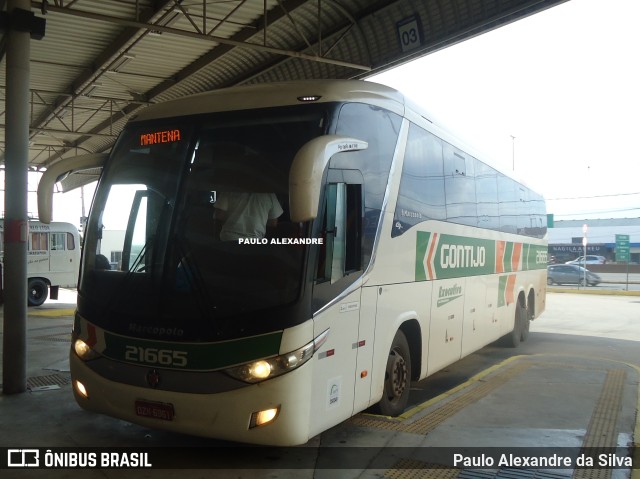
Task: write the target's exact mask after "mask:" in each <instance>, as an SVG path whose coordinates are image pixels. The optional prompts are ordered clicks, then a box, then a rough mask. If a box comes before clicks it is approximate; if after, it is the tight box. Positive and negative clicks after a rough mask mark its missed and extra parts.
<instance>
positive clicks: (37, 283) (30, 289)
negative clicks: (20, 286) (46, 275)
mask: <svg viewBox="0 0 640 479" xmlns="http://www.w3.org/2000/svg"><path fill="white" fill-rule="evenodd" d="M48 294H49V291H48V289H47V283H46V282H45V281H44V280H43V279H40V278H33V279H30V280H29V283H28V285H27V301H28V303H29V306H40V305H41V304H42V303H44V302H45V301H46V300H47V295H48Z"/></svg>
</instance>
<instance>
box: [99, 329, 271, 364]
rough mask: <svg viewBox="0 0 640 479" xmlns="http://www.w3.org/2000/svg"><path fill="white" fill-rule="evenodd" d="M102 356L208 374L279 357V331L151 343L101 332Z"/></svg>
mask: <svg viewBox="0 0 640 479" xmlns="http://www.w3.org/2000/svg"><path fill="white" fill-rule="evenodd" d="M104 339H105V343H106V347H105V349H104V351H103V352H102V354H103V355H104V356H106V357H108V358H111V359H114V360H116V361H123V362H128V363H138V364H142V365H145V366H154V367H168V368H174V369H184V370H196V371H211V370H216V369H223V368H227V367H230V366H234V365H238V364H242V363H246V362H249V361H253V360H256V359H262V358H267V357H272V356H276V355H278V353H279V351H280V342H281V339H282V331H277V332H275V333H268V334H263V335H260V336H252V337H248V338H241V339H234V340H229V341H222V342H217V343H180V342H167V341H153V340H145V339H138V338H131V337H127V336H120V335H116V334H112V333H109V332H106V331H105V332H104Z"/></svg>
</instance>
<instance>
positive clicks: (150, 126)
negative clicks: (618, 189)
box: [40, 81, 547, 445]
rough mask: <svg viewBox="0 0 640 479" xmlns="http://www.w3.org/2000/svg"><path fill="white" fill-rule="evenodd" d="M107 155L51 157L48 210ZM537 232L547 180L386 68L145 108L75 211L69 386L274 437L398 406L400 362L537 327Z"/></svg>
mask: <svg viewBox="0 0 640 479" xmlns="http://www.w3.org/2000/svg"><path fill="white" fill-rule="evenodd" d="M102 159H103V156H101V155H92V156H87V157H76V158H74V159H72V160H70V161H68V162H66V163H65V162H64V161H62V162H60V163H59V164H54V165H52V166H51V168H50V171H48V172H47V173H48V174H45V176H44V177H43V182H41V185H40V190H41V193H42V196H41V198H40V206H41V208H42V211H41V212H40V217H41V218H42V217H45V216H46V214H47V210H48V209H50V200H49V199H48V195H47V194H46V193H47V192H49V193H50V191H51V184H52V183H53V182H55V181H56V178H57V177H58V175H59V174H60V173H61V172H62V171H64V170H65V169H66V170H74V169H75V170H80V169H82V168H86V167H89V166H95V165H97V164H99V163H100V162H101V161H102ZM249 198H252V199H251V200H250V199H249ZM265 202H267V203H268V205H267V206H266V207H264V204H265ZM252 205H253V206H252ZM256 205H262V206H256ZM237 211H240V212H239V213H238V212H237ZM242 215H249V216H242ZM231 218H234V219H233V222H234V223H233V228H231V227H229V225H228V223H227V222H228V221H231ZM239 218H240V219H239ZM247 225H249V226H251V228H246V231H241V230H242V227H241V226H247ZM230 229H231V230H234V231H235V236H234V235H230V234H229V230H230ZM545 236H546V216H545V204H544V200H543V198H542V197H541V196H540V195H538V194H536V193H534V192H533V191H531V190H530V189H529V188H527V187H526V186H524V185H523V184H521V183H518V182H516V181H514V180H513V179H512V178H510V177H508V176H507V175H505V174H503V173H501V172H499V171H497V170H496V169H494V168H492V167H491V166H489V165H488V164H487V163H485V162H483V161H481V159H480V158H478V155H473V154H471V152H470V150H468V149H467V148H465V147H464V146H463V145H462V144H461V143H460V142H459V141H457V140H456V139H455V138H454V137H453V136H451V135H450V134H448V133H447V132H446V131H444V130H443V129H441V127H440V126H438V124H437V123H434V121H433V120H432V119H431V118H430V117H429V116H428V115H427V114H426V113H424V112H422V111H420V110H419V109H418V108H416V107H415V106H414V105H412V104H411V103H409V102H408V101H407V100H405V98H404V97H403V96H402V95H401V94H400V93H398V92H397V91H395V90H392V89H390V88H387V87H384V86H381V85H377V84H374V83H369V82H364V81H308V82H291V83H281V84H263V85H253V86H246V87H235V88H230V89H224V90H219V91H214V92H210V93H205V94H200V95H196V96H192V97H188V98H184V99H179V100H175V101H171V102H167V103H163V104H157V105H153V106H149V107H148V108H146V109H145V110H144V111H142V112H141V113H140V114H139V115H138V116H137V117H135V118H133V119H131V120H130V121H129V123H128V125H127V126H126V127H125V129H124V131H123V133H122V134H121V135H120V137H119V139H118V141H117V143H116V144H115V146H114V147H113V149H112V151H111V153H110V155H109V156H108V159H106V162H105V163H104V169H103V171H102V174H101V177H100V180H99V183H98V186H97V190H96V193H95V197H94V202H93V206H92V209H91V214H90V216H89V220H88V223H87V226H86V232H85V240H84V249H83V258H82V265H81V271H80V280H79V286H78V307H77V312H76V316H75V321H74V327H73V344H72V347H71V354H70V358H71V375H72V379H73V390H74V394H75V398H76V400H77V402H78V404H80V406H82V407H83V408H85V409H87V410H90V411H95V412H98V413H103V414H107V415H110V416H114V417H117V418H121V419H124V420H126V421H130V422H133V423H138V424H141V425H144V426H147V427H151V428H162V429H168V430H172V431H178V432H181V433H188V434H194V435H202V436H209V437H214V438H221V439H227V440H233V441H241V442H246V443H257V444H273V445H293V444H301V443H305V442H306V441H307V440H308V439H309V438H311V437H313V436H315V435H317V434H319V433H321V432H322V431H325V430H326V429H328V428H330V427H332V426H334V425H336V424H338V423H340V422H341V421H344V420H345V419H347V418H349V417H351V416H353V415H354V414H356V413H358V412H359V411H363V410H364V409H367V408H369V407H371V406H374V405H375V406H376V407H377V409H378V411H379V412H380V413H382V414H384V415H390V416H393V415H398V414H400V413H401V412H402V411H403V409H404V408H405V407H406V405H407V400H408V395H409V387H410V382H411V381H417V380H420V379H423V378H425V377H427V376H429V375H430V374H433V373H434V372H436V371H438V370H440V369H442V368H444V367H445V366H447V365H449V364H451V363H453V362H455V361H458V360H459V359H460V358H462V357H464V356H466V355H468V354H470V353H472V352H473V351H476V350H478V349H479V348H482V347H483V346H485V345H487V344H489V343H491V342H493V341H495V340H498V339H500V338H502V339H503V340H504V341H505V342H506V343H508V344H510V345H511V346H515V345H517V344H518V343H519V342H520V341H521V340H524V339H525V338H526V337H527V334H528V331H529V321H530V320H533V319H534V318H536V317H537V316H538V315H539V314H540V313H541V312H542V311H543V310H544V307H545V291H546V265H547V259H546V257H547V244H546V240H545Z"/></svg>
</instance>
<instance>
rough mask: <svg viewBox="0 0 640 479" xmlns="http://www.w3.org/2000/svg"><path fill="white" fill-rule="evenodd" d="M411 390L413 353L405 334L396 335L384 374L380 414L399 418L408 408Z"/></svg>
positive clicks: (379, 405) (378, 406)
mask: <svg viewBox="0 0 640 479" xmlns="http://www.w3.org/2000/svg"><path fill="white" fill-rule="evenodd" d="M410 389H411V352H410V350H409V343H408V342H407V338H406V336H405V335H404V333H403V332H402V331H400V330H398V332H397V333H396V335H395V337H394V338H393V342H392V343H391V349H390V350H389V356H388V357H387V367H386V370H385V374H384V390H383V393H382V399H380V402H379V403H378V405H377V409H378V412H379V413H380V414H383V415H385V416H399V415H400V414H402V413H403V412H404V410H405V408H406V407H407V402H408V401H409V390H410Z"/></svg>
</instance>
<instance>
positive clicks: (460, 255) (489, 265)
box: [415, 231, 547, 281]
mask: <svg viewBox="0 0 640 479" xmlns="http://www.w3.org/2000/svg"><path fill="white" fill-rule="evenodd" d="M546 252H547V249H546V247H545V246H544V245H535V244H528V243H515V242H511V241H495V240H485V239H480V238H471V237H467V236H456V235H448V234H442V233H431V232H424V231H418V232H417V238H416V266H415V278H416V281H426V280H434V279H448V278H460V277H463V276H477V275H482V274H493V273H511V272H516V271H525V270H531V269H542V268H546V266H547V255H546Z"/></svg>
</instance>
